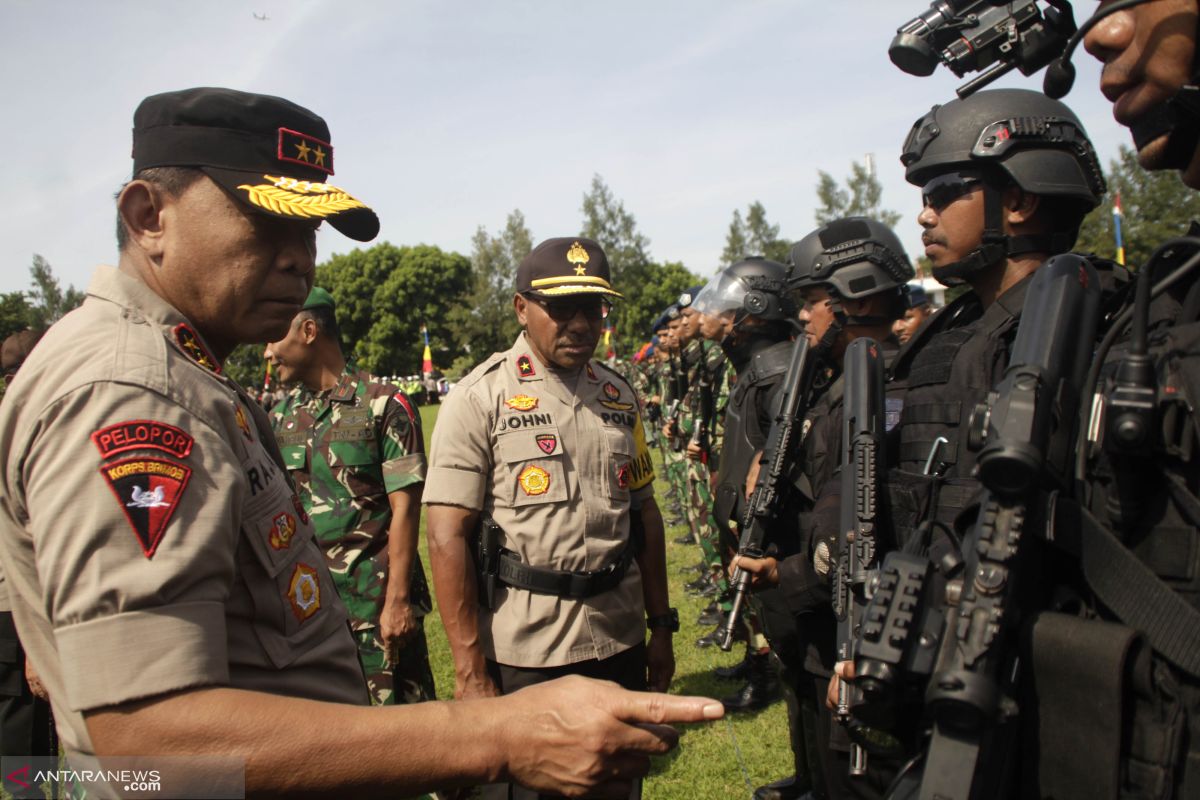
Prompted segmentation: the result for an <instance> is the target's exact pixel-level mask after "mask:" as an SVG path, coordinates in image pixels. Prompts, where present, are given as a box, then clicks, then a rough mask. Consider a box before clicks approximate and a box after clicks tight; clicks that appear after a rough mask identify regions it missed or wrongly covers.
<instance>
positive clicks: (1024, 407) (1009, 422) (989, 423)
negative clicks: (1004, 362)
mask: <svg viewBox="0 0 1200 800" xmlns="http://www.w3.org/2000/svg"><path fill="white" fill-rule="evenodd" d="M1099 312H1100V279H1099V277H1098V275H1097V273H1096V270H1095V268H1093V267H1092V265H1091V264H1090V263H1089V262H1088V261H1087V260H1086V259H1084V258H1082V257H1081V256H1077V255H1075V254H1073V253H1067V254H1064V255H1059V256H1055V257H1053V258H1051V259H1050V260H1049V261H1047V262H1046V263H1045V264H1043V265H1042V266H1041V267H1040V268H1038V271H1037V273H1036V275H1035V277H1034V278H1033V281H1032V282H1031V284H1030V286H1029V288H1028V290H1027V293H1026V300H1025V308H1024V311H1023V313H1022V317H1021V323H1020V326H1019V327H1018V329H1017V337H1016V341H1015V343H1014V345H1013V350H1012V359H1011V361H1010V362H1009V367H1008V369H1007V370H1005V373H1004V377H1003V378H1002V379H1001V382H1000V384H999V386H997V387H996V389H995V390H994V391H993V392H992V393H991V394H990V395H989V396H988V400H987V402H986V403H984V404H981V405H980V406H979V408H977V409H976V411H975V415H974V417H973V418H972V424H971V430H970V432H969V439H968V444H969V446H971V447H973V448H974V449H977V450H979V478H980V481H981V482H982V483H983V487H984V494H983V499H982V502H981V505H980V509H979V515H978V517H977V518H976V521H975V523H974V525H973V527H972V528H971V530H970V532H969V533H968V534H967V536H966V537H965V538H964V539H963V545H962V556H963V559H964V562H965V564H964V569H963V573H962V575H963V578H962V580H961V583H960V582H959V581H952V582H951V583H950V585H949V586H948V587H947V591H946V598H945V600H946V604H947V605H948V606H949V608H948V609H947V613H946V622H945V627H944V629H943V631H942V635H941V644H940V648H939V650H938V657H937V661H936V664H935V666H934V670H933V675H932V676H931V678H930V680H929V686H928V689H927V690H926V694H925V702H926V707H927V709H928V713H929V716H930V717H931V718H932V719H933V723H934V725H933V735H932V739H931V740H930V743H929V748H928V753H927V755H926V758H925V767H924V771H923V775H922V779H921V787H920V793H919V797H920V798H922V800H933V799H934V798H939V799H941V800H968V799H970V800H978V799H979V798H985V797H998V796H1002V794H1003V793H1004V792H1005V791H1006V786H1005V784H1006V782H1007V780H1006V779H1011V776H1012V774H1013V770H1012V768H1011V763H1012V761H1013V759H1014V758H1015V756H1016V747H1017V745H1016V742H1015V741H1014V737H1013V735H1012V734H1013V731H1012V730H1011V729H1012V728H1013V724H1011V723H1013V720H1014V717H1015V715H1016V713H1017V705H1016V699H1015V694H1016V692H1015V681H1016V679H1017V673H1018V669H1019V659H1018V643H1017V638H1018V637H1017V635H1016V634H1017V630H1018V627H1019V625H1020V624H1021V623H1022V622H1023V621H1024V620H1023V619H1022V614H1023V611H1025V610H1026V606H1027V605H1029V602H1028V600H1027V598H1028V597H1029V596H1030V595H1031V594H1034V593H1036V592H1038V590H1039V587H1038V586H1037V585H1035V584H1036V582H1035V581H1031V580H1030V579H1028V578H1026V579H1025V580H1022V571H1023V569H1027V568H1029V567H1032V566H1034V565H1033V564H1032V563H1027V562H1028V559H1025V558H1022V556H1023V555H1027V551H1028V548H1026V547H1024V546H1023V539H1027V538H1029V536H1032V535H1033V533H1032V531H1030V532H1029V533H1028V534H1027V533H1026V532H1025V531H1024V528H1025V527H1026V523H1027V518H1029V522H1030V524H1032V522H1033V519H1034V518H1036V515H1037V513H1039V511H1040V508H1039V506H1040V505H1041V502H1042V501H1043V499H1044V497H1045V493H1046V492H1047V490H1055V489H1059V488H1062V487H1066V486H1068V485H1069V481H1068V480H1067V476H1069V474H1070V472H1069V470H1068V464H1069V463H1070V459H1071V454H1072V453H1073V452H1074V445H1075V442H1074V441H1073V439H1074V433H1075V430H1076V422H1077V420H1076V419H1075V413H1076V410H1077V409H1078V408H1079V389H1080V386H1081V385H1082V383H1083V376H1084V372H1085V371H1086V369H1087V367H1088V364H1089V362H1090V361H1091V357H1092V346H1093V342H1094V339H1095V332H1096V325H1097V322H1098V320H1099ZM1024 544H1027V542H1025V543H1024ZM1005 723H1010V724H1007V725H1005ZM989 770H991V771H992V772H993V773H994V774H990V775H989V774H987V773H988V771H989Z"/></svg>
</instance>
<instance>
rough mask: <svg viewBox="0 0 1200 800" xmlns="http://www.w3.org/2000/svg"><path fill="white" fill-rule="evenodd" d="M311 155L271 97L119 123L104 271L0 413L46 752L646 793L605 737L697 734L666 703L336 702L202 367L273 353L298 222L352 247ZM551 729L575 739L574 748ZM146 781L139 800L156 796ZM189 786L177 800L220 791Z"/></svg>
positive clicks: (345, 207) (321, 581) (224, 380)
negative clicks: (590, 735) (124, 175)
mask: <svg viewBox="0 0 1200 800" xmlns="http://www.w3.org/2000/svg"><path fill="white" fill-rule="evenodd" d="M329 142H330V136H329V130H328V128H327V127H326V125H325V122H324V120H322V119H321V118H320V117H318V116H317V115H315V114H313V113H312V112H310V111H308V110H307V109H304V108H301V107H300V106H297V105H295V104H293V103H290V102H288V101H286V100H283V99H280V98H276V97H268V96H263V95H252V94H246V93H242V92H235V91H231V90H226V89H193V90H186V91H182V92H171V93H167V94H161V95H156V96H154V97H150V98H147V99H146V100H145V101H143V103H142V104H141V106H140V107H139V108H138V111H137V112H136V114H135V116H134V141H133V157H134V177H133V180H131V181H130V182H129V183H128V184H127V185H126V186H125V187H124V188H123V189H122V191H121V193H120V195H119V196H118V199H117V208H118V212H119V226H118V230H119V231H120V236H119V239H120V266H119V268H118V269H112V268H108V267H101V268H100V269H99V270H98V271H97V272H96V274H95V276H94V278H93V280H92V283H91V285H90V287H89V289H88V297H87V299H86V300H85V301H84V304H83V306H82V307H81V308H79V309H77V310H76V311H74V312H72V313H71V314H68V315H67V316H66V317H64V318H63V320H62V321H60V322H59V323H58V324H56V325H55V326H54V327H53V328H52V329H51V330H50V331H49V332H48V333H47V334H46V336H45V337H44V338H43V340H42V342H41V343H40V344H39V346H38V347H37V349H36V350H35V351H34V352H33V353H32V354H31V356H30V357H29V359H28V360H27V361H26V362H25V364H24V366H23V368H22V372H21V375H20V376H19V378H18V379H17V380H16V381H14V383H13V385H12V387H11V389H10V392H11V395H10V396H9V397H8V398H6V400H5V402H4V403H3V405H2V406H0V467H2V469H0V566H2V567H3V570H4V574H5V575H6V576H7V577H8V579H9V590H10V598H11V601H12V610H13V615H14V617H15V620H16V624H17V629H18V632H19V633H20V636H21V640H22V641H23V642H24V644H25V647H26V650H27V652H28V654H29V658H30V660H31V661H32V662H33V666H34V667H35V668H36V670H37V672H38V673H39V674H40V675H41V677H42V680H43V682H44V683H45V685H46V688H47V689H48V690H49V694H50V699H51V703H52V705H53V710H54V716H55V719H56V721H57V724H58V729H59V733H60V736H61V739H62V742H63V746H64V748H65V750H66V753H67V756H68V758H70V759H71V760H72V764H73V765H77V764H80V763H81V762H82V763H84V764H90V763H94V761H93V759H91V758H90V756H92V755H93V754H94V755H96V756H100V757H102V758H107V757H111V756H113V755H114V754H130V753H143V754H145V753H151V754H153V753H171V754H176V755H190V756H197V755H203V754H215V753H220V754H225V755H232V756H235V757H236V758H237V759H238V763H239V765H241V764H244V770H243V769H241V768H240V766H239V768H238V769H237V770H236V778H237V779H239V780H240V779H241V778H242V776H243V775H244V780H245V786H244V789H245V791H246V792H247V793H254V792H258V793H287V792H298V791H304V792H305V793H308V794H322V793H324V794H329V795H331V796H334V795H336V796H343V797H344V796H347V795H350V796H355V797H361V796H369V795H388V796H394V795H395V794H398V793H402V792H412V791H420V790H424V789H428V788H433V787H437V786H440V785H447V784H454V783H469V782H478V781H481V780H494V779H497V778H504V779H508V778H511V779H518V780H523V781H526V782H529V783H532V784H534V785H536V786H540V787H558V786H563V785H568V786H572V787H576V788H577V789H579V790H580V791H582V790H583V789H586V788H590V787H594V786H596V785H597V784H602V783H603V782H604V781H605V780H608V781H609V782H611V783H612V784H614V785H616V786H617V788H618V789H620V788H622V787H624V786H628V785H629V784H630V781H631V779H632V778H634V777H635V776H637V775H641V774H644V773H645V769H646V765H645V764H644V763H643V761H642V760H641V759H640V758H638V757H637V756H639V755H641V754H645V753H650V752H663V751H665V750H666V749H669V747H670V745H671V744H672V738H673V737H672V735H671V734H670V733H669V732H667V731H664V730H662V729H659V728H655V727H653V726H651V727H649V728H634V727H633V726H630V725H626V724H624V722H623V720H628V721H632V722H642V721H653V722H663V721H671V720H673V719H674V720H678V719H697V718H703V717H705V716H706V713H707V715H708V716H716V715H719V711H717V710H716V709H715V708H713V707H712V706H711V705H710V704H708V701H704V700H702V699H692V700H682V699H680V702H678V703H676V698H668V699H665V700H660V702H666V703H667V706H666V707H665V710H664V711H662V712H658V711H655V710H653V709H651V708H650V705H651V704H650V702H649V701H648V699H647V700H646V701H643V700H640V699H639V698H636V697H635V696H633V695H632V694H626V693H623V692H619V691H616V690H612V689H610V688H609V687H604V686H600V685H598V684H594V683H590V682H586V681H578V682H576V683H575V684H573V685H570V684H568V685H564V684H561V683H560V684H558V685H557V686H548V687H540V688H539V690H535V691H533V692H532V693H524V696H523V697H521V698H505V699H504V700H497V701H489V702H476V703H461V704H455V705H453V706H448V705H447V704H441V703H425V704H419V705H417V706H411V707H391V708H367V707H364V708H356V707H354V706H353V705H350V704H365V703H366V700H367V697H366V692H365V690H364V685H363V678H362V673H361V671H360V668H359V666H358V661H357V658H356V654H355V647H354V643H353V640H352V639H351V637H350V632H349V629H348V627H347V617H346V612H345V610H344V608H343V607H342V604H341V602H340V601H339V600H338V597H337V593H336V591H334V588H333V584H332V582H331V579H330V575H329V571H328V569H327V568H326V567H325V565H324V559H323V556H322V555H321V552H320V551H319V550H318V549H317V548H316V546H315V545H314V542H313V531H312V526H311V523H310V521H309V520H308V518H307V515H306V514H305V513H304V511H303V507H302V505H301V504H300V503H299V500H298V498H297V497H296V493H295V492H294V490H293V488H292V485H291V483H290V482H289V480H288V478H287V477H286V471H285V470H284V469H283V463H282V460H281V458H280V453H279V450H278V448H277V447H276V445H275V440H274V438H273V436H272V435H271V431H270V425H269V424H268V421H267V418H266V416H265V414H264V413H263V412H262V411H261V410H259V409H258V408H257V407H256V405H255V403H254V402H253V401H252V400H251V399H250V397H249V396H248V395H247V394H246V393H245V392H244V391H243V390H242V389H241V388H240V387H239V386H238V385H237V384H236V383H234V382H233V381H232V380H230V379H229V378H228V377H226V376H225V375H224V374H223V373H222V369H221V362H222V360H223V359H224V358H225V357H226V356H228V354H229V353H230V351H232V350H233V348H234V347H235V346H236V345H237V344H239V343H242V342H263V341H267V340H270V339H275V338H278V337H280V336H282V335H283V334H284V332H285V331H286V330H287V327H288V325H289V324H290V322H291V320H292V318H293V317H294V316H295V315H296V312H297V311H299V309H300V306H301V303H302V302H303V301H304V298H305V296H306V295H307V294H308V292H309V290H310V288H311V285H312V272H313V268H314V260H315V237H316V228H317V225H318V224H319V222H320V221H321V220H327V221H328V222H329V223H330V224H331V225H333V226H334V227H335V228H337V229H338V230H340V231H342V232H343V233H345V234H347V235H349V236H351V237H353V238H356V239H360V240H369V239H371V238H372V237H374V236H375V234H376V232H377V231H378V228H379V223H378V220H377V219H376V217H375V214H374V212H372V211H371V210H370V209H369V208H367V207H366V206H365V205H364V204H363V203H362V202H360V201H358V200H356V199H355V198H354V197H352V196H351V195H349V194H348V193H346V192H344V191H342V190H341V189H338V188H336V187H334V186H332V185H330V184H327V183H325V182H324V181H325V179H326V178H327V177H328V176H329V175H331V174H332V172H333V146H332V145H331V144H330V143H329ZM613 692H616V694H614V693H613ZM706 708H708V709H709V710H708V711H707V712H706ZM564 715H565V716H564ZM572 718H573V719H572ZM560 720H561V721H560ZM564 722H565V723H566V724H567V725H573V726H578V729H589V728H590V729H592V730H595V728H596V726H599V729H600V730H601V731H603V733H602V735H601V736H600V737H599V738H600V739H601V740H603V743H601V745H600V748H599V749H597V748H596V747H595V746H588V747H585V746H583V745H582V744H581V743H578V742H577V741H575V740H576V739H577V738H578V737H576V736H573V735H572V734H571V733H569V732H568V731H567V730H566V729H565V728H564V725H563V723H564ZM511 730H520V731H521V732H522V734H521V736H520V737H514V736H513V735H512V734H511V733H510V731H511ZM547 734H552V735H550V736H548V735H547ZM606 749H608V750H611V751H614V752H615V753H616V755H613V756H609V755H603V753H604V751H605V750H606ZM298 752H299V753H304V754H305V757H304V758H299V759H298V758H296V757H295V754H296V753H298ZM535 753H536V754H537V758H539V759H546V761H544V762H542V763H541V764H538V763H535V762H534V758H533V754H535ZM547 763H554V764H557V765H560V766H546V764H547ZM152 765H153V764H152V763H151V764H150V766H152ZM159 766H160V767H162V768H163V773H162V784H163V785H162V791H163V793H164V794H166V795H169V796H178V795H180V794H183V793H184V792H183V789H184V787H181V786H180V785H178V784H177V783H176V784H172V780H174V779H175V775H174V773H173V772H172V771H171V770H170V769H166V768H165V766H164V765H162V764H159ZM202 772H203V770H202ZM598 775H606V776H607V778H606V779H602V778H596V777H589V776H598ZM203 777H204V779H205V780H206V781H208V782H209V783H206V784H204V785H202V786H201V787H200V789H198V790H197V789H196V787H190V789H191V790H192V791H193V792H196V791H199V794H193V796H204V795H207V796H213V795H214V794H215V791H216V789H218V788H220V789H224V788H228V787H227V786H222V787H218V786H215V785H214V784H212V783H211V782H212V781H216V780H218V779H219V778H221V777H231V776H230V775H219V774H216V772H214V771H208V772H207V774H204V775H203ZM119 790H120V787H117V786H105V787H99V788H98V789H97V790H96V794H97V795H99V796H105V795H110V794H113V793H115V792H117V791H119ZM205 790H208V791H205ZM238 796H240V795H238Z"/></svg>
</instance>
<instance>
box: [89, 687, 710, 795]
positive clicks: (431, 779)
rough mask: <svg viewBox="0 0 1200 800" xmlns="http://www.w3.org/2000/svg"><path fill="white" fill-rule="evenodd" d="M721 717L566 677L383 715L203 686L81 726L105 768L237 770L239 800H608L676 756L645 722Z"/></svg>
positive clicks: (379, 710)
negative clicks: (463, 794) (446, 796)
mask: <svg viewBox="0 0 1200 800" xmlns="http://www.w3.org/2000/svg"><path fill="white" fill-rule="evenodd" d="M721 712H722V709H721V705H720V704H719V703H717V702H715V701H712V700H707V699H705V698H699V697H664V696H661V695H651V694H646V693H642V692H627V691H625V690H624V689H620V688H618V687H616V686H614V685H611V684H607V683H602V682H597V681H589V680H586V679H584V678H579V677H571V678H566V679H560V680H557V681H552V682H550V683H545V684H541V685H540V686H533V687H530V688H527V689H524V690H522V691H520V692H517V693H516V694H514V695H511V696H509V697H501V698H492V699H484V700H464V701H459V702H455V703H444V702H434V701H431V702H427V703H415V704H412V705H404V706H383V707H379V706H375V707H370V706H348V705H339V704H336V703H322V702H317V701H314V700H302V699H297V698H292V697H284V696H281V695H273V694H266V693H263V692H249V691H244V690H241V689H231V688H228V687H213V688H205V689H191V690H187V691H184V692H178V693H175V694H171V695H162V696H159V697H155V698H152V699H150V700H144V701H140V702H137V703H127V704H124V705H121V706H115V707H112V708H107V709H102V710H98V711H92V712H88V713H86V714H85V719H86V722H87V728H88V735H89V736H90V738H91V740H92V744H93V746H94V748H95V750H96V753H97V755H99V756H100V757H101V759H103V757H104V756H119V755H128V756H137V755H143V756H144V755H147V754H151V755H160V756H183V755H222V756H234V757H238V758H244V759H245V764H246V795H247V796H249V797H254V796H262V795H301V794H302V795H305V796H310V797H356V798H357V797H364V798H365V797H395V796H397V795H413V794H420V793H421V792H427V791H432V790H434V789H437V788H450V787H454V786H464V785H472V784H481V783H493V782H496V781H507V780H517V781H519V782H521V783H523V784H527V785H531V786H533V787H534V788H539V789H542V790H546V791H548V790H550V789H559V790H561V789H563V788H569V789H571V790H572V792H573V793H582V792H583V791H585V790H597V789H599V790H600V791H602V792H604V791H607V793H606V794H605V795H604V796H617V795H616V794H614V792H613V782H614V781H623V782H624V787H625V791H624V794H628V781H629V780H630V779H631V778H633V777H635V776H639V775H644V774H645V773H646V769H647V768H648V766H649V761H648V760H644V759H638V758H632V757H631V756H630V754H654V753H665V752H667V751H668V750H669V749H670V748H671V747H673V746H674V745H675V743H676V741H677V739H678V737H677V735H676V734H675V733H674V731H673V730H671V729H670V728H667V727H665V726H662V725H658V724H655V723H671V722H700V721H703V720H711V719H717V718H718V717H720V716H721ZM646 723H650V724H646ZM585 733H586V735H585ZM297 753H300V754H303V757H301V758H297ZM197 796H200V795H197ZM621 796H624V795H621Z"/></svg>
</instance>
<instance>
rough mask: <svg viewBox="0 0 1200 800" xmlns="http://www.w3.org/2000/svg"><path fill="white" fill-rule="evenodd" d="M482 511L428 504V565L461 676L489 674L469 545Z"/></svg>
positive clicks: (440, 611) (455, 665) (426, 521)
mask: <svg viewBox="0 0 1200 800" xmlns="http://www.w3.org/2000/svg"><path fill="white" fill-rule="evenodd" d="M478 522H479V512H478V511H471V510H468V509H465V508H459V507H457V506H441V505H430V506H426V517H425V531H426V534H427V535H428V537H429V566H430V569H431V570H432V571H433V587H434V591H435V592H436V593H437V599H438V612H439V613H440V614H441V615H442V625H443V627H445V629H446V638H447V639H448V640H449V642H450V651H451V653H453V655H454V668H455V670H456V671H457V672H458V674H459V676H460V677H471V676H482V675H484V674H486V668H485V665H484V659H483V651H482V649H481V648H480V647H479V597H478V590H477V588H476V584H475V562H474V561H473V560H472V558H471V553H470V550H469V547H468V542H469V540H470V535H471V532H472V531H473V530H474V529H475V526H476V525H477V524H478Z"/></svg>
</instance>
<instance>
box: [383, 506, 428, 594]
mask: <svg viewBox="0 0 1200 800" xmlns="http://www.w3.org/2000/svg"><path fill="white" fill-rule="evenodd" d="M388 504H389V505H390V506H391V507H392V521H391V523H390V524H389V525H388V547H387V553H388V578H387V591H386V592H385V594H384V602H385V603H394V602H396V601H398V600H404V601H407V600H408V599H409V591H410V590H411V588H412V572H413V565H414V564H415V563H416V560H417V538H418V536H419V534H420V529H421V484H417V485H415V486H406V487H405V488H403V489H398V490H396V491H394V492H389V493H388Z"/></svg>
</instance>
